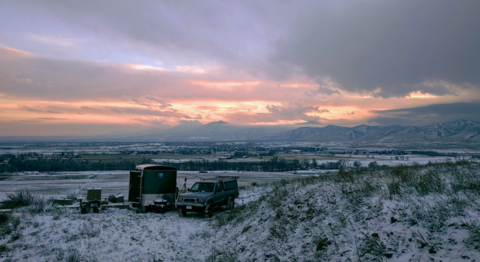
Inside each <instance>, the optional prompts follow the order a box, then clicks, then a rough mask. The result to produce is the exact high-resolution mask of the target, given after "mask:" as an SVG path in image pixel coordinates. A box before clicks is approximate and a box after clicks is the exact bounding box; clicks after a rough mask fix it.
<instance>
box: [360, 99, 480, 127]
mask: <svg viewBox="0 0 480 262" xmlns="http://www.w3.org/2000/svg"><path fill="white" fill-rule="evenodd" d="M479 112H480V102H472V103H452V104H435V105H430V106H422V107H414V108H402V109H395V110H378V111H372V113H376V114H378V117H376V118H372V119H369V120H368V123H370V124H378V125H427V124H433V123H439V122H448V121H454V120H461V119H464V120H474V121H480V114H479Z"/></svg>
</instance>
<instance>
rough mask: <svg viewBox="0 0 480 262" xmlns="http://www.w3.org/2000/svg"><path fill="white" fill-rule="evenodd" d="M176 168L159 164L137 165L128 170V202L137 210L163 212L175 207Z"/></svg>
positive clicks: (176, 190) (141, 211)
mask: <svg viewBox="0 0 480 262" xmlns="http://www.w3.org/2000/svg"><path fill="white" fill-rule="evenodd" d="M177 192H178V189H177V169H176V168H174V167H168V166H161V165H139V166H137V167H136V170H133V171H130V186H129V192H128V202H130V203H131V204H132V207H137V208H138V210H137V212H139V213H145V212H146V211H147V210H152V209H153V210H155V211H158V212H165V211H166V210H168V209H171V208H173V207H175V199H176V196H177Z"/></svg>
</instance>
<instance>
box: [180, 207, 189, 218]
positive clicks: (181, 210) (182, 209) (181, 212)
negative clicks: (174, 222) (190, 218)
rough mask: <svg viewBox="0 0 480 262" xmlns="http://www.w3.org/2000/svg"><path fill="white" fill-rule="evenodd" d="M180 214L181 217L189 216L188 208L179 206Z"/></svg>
mask: <svg viewBox="0 0 480 262" xmlns="http://www.w3.org/2000/svg"><path fill="white" fill-rule="evenodd" d="M178 215H179V216H181V217H186V216H187V210H186V209H185V208H179V209H178Z"/></svg>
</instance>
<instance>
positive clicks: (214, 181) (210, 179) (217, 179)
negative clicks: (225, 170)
mask: <svg viewBox="0 0 480 262" xmlns="http://www.w3.org/2000/svg"><path fill="white" fill-rule="evenodd" d="M236 180H237V179H236V178H220V177H214V178H203V179H201V180H200V181H199V182H211V183H216V182H219V181H223V182H232V181H236Z"/></svg>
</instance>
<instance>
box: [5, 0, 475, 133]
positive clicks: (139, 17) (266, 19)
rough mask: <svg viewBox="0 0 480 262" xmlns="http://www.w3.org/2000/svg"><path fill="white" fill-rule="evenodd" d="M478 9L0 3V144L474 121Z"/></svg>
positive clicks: (468, 3)
mask: <svg viewBox="0 0 480 262" xmlns="http://www.w3.org/2000/svg"><path fill="white" fill-rule="evenodd" d="M479 13H480V1H476V0H459V1H450V0H423V1H413V0H340V1H338V0H336V1H333V0H332V1H330V0H324V1H309V0H305V1H288V0H276V1H273V0H265V1H250V0H246V1H209V0H205V1H188V0H186V1H159V0H139V1H126V0H102V1H90V0H85V1H53V0H51V1H49V0H37V1H24V0H15V1H0V135H3V136H18V135H29V136H31V135H54V136H55V135H96V134H106V133H115V132H117V133H122V132H127V131H133V130H140V129H142V128H158V129H162V128H167V127H169V126H175V125H179V124H188V123H193V122H195V123H197V122H200V123H203V124H206V123H209V122H214V121H220V120H221V121H225V122H228V123H231V124H238V125H285V124H297V123H302V122H306V121H317V122H320V123H322V124H325V125H341V126H356V125H360V124H368V125H391V124H401V125H413V126H424V125H428V124H433V123H438V122H447V121H453V120H459V119H467V120H475V121H480V113H479V112H480V102H479V101H480V30H478V26H479V25H480V16H479V15H478V14H479Z"/></svg>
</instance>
